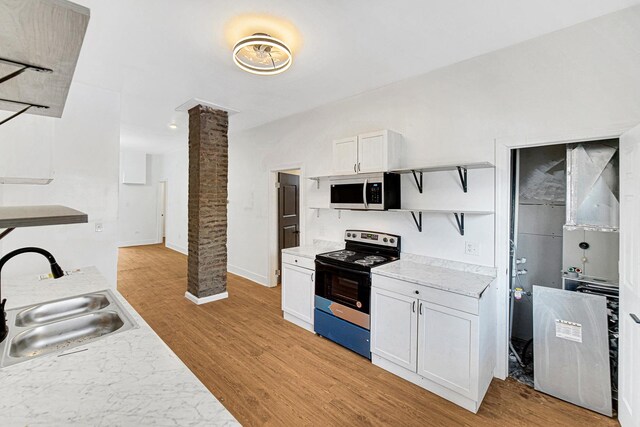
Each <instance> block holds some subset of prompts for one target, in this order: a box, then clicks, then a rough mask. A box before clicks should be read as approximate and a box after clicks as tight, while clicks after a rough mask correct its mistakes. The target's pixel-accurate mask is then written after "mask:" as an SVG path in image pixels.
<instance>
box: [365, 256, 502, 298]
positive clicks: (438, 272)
mask: <svg viewBox="0 0 640 427" xmlns="http://www.w3.org/2000/svg"><path fill="white" fill-rule="evenodd" d="M371 272H372V273H373V274H379V275H381V276H386V277H391V278H394V279H398V280H403V281H405V282H411V283H416V284H418V285H423V286H428V287H430V288H435V289H440V290H443V291H447V292H453V293H456V294H460V295H465V296H469V297H473V298H480V296H481V295H482V292H484V290H485V289H486V288H487V286H489V285H490V284H491V282H493V281H494V280H495V277H496V276H495V274H493V275H486V274H478V273H471V272H468V271H463V270H461V269H453V268H447V267H441V266H438V265H430V264H429V263H424V262H416V261H414V260H409V259H404V255H402V257H401V258H400V259H399V260H398V261H394V262H390V263H388V264H384V265H381V266H380V267H375V268H373V269H372V270H371Z"/></svg>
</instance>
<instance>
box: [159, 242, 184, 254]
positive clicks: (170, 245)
mask: <svg viewBox="0 0 640 427" xmlns="http://www.w3.org/2000/svg"><path fill="white" fill-rule="evenodd" d="M165 246H166V247H167V248H169V249H171V250H174V251H176V252H180V253H181V254H183V255H189V251H188V250H187V249H186V248H183V247H182V246H178V245H174V244H173V243H169V242H166V243H165Z"/></svg>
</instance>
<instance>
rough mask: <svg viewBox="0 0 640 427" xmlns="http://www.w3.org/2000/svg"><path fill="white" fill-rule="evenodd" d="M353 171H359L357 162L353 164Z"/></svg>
mask: <svg viewBox="0 0 640 427" xmlns="http://www.w3.org/2000/svg"><path fill="white" fill-rule="evenodd" d="M353 171H354V172H358V171H357V170H356V164H355V163H354V164H353Z"/></svg>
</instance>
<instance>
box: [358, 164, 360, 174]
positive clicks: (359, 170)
mask: <svg viewBox="0 0 640 427" xmlns="http://www.w3.org/2000/svg"><path fill="white" fill-rule="evenodd" d="M358 172H360V162H358Z"/></svg>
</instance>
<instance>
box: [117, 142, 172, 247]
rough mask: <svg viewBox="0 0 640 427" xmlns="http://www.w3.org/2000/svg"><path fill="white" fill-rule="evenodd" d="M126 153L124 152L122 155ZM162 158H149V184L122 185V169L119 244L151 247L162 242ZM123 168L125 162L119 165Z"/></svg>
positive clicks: (147, 174)
mask: <svg viewBox="0 0 640 427" xmlns="http://www.w3.org/2000/svg"><path fill="white" fill-rule="evenodd" d="M125 151H126V150H123V151H121V153H120V154H121V160H122V155H123V153H124V152H125ZM163 160H164V159H163V156H162V155H157V154H155V155H151V154H147V155H146V162H147V167H146V183H145V184H123V183H122V174H123V171H122V167H121V168H120V179H119V180H118V181H119V186H120V193H119V203H118V244H119V246H120V247H123V246H137V245H149V244H154V243H160V242H162V236H161V235H160V233H159V231H160V230H159V224H158V220H159V218H158V195H159V192H158V191H159V190H158V187H159V183H160V181H162V180H163V178H164V176H163V174H164V171H163ZM120 164H121V165H122V161H121V163H120Z"/></svg>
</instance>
